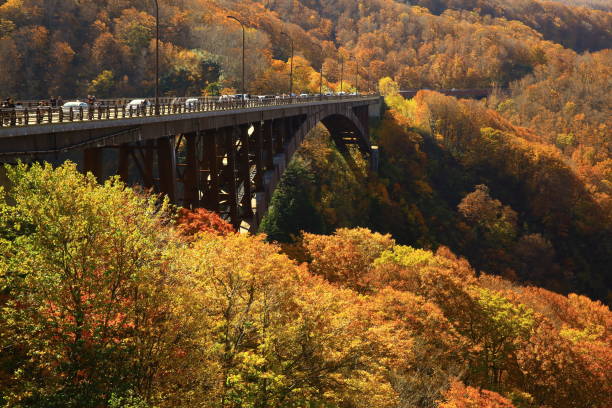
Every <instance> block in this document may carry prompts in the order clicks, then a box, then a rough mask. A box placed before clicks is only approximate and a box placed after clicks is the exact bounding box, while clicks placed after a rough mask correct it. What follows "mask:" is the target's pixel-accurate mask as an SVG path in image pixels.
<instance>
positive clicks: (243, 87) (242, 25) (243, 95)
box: [227, 16, 246, 106]
mask: <svg viewBox="0 0 612 408" xmlns="http://www.w3.org/2000/svg"><path fill="white" fill-rule="evenodd" d="M227 18H229V19H230V20H236V21H237V22H238V24H240V26H241V27H242V97H241V99H242V106H244V104H245V102H246V101H245V99H244V98H245V94H246V91H245V85H244V38H245V34H244V24H242V21H240V20H239V19H237V18H236V17H234V16H227Z"/></svg>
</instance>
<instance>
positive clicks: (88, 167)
mask: <svg viewBox="0 0 612 408" xmlns="http://www.w3.org/2000/svg"><path fill="white" fill-rule="evenodd" d="M102 154H103V151H102V149H101V148H99V147H92V148H89V149H85V150H83V170H84V171H85V173H87V172H91V173H92V174H93V175H94V176H95V177H96V179H97V180H98V182H102V181H103V180H104V174H103V167H102Z"/></svg>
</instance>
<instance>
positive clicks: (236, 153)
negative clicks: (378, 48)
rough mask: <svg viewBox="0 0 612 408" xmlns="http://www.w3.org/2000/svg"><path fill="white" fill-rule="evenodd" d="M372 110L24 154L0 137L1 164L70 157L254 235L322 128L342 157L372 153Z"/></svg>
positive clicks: (256, 117)
mask: <svg viewBox="0 0 612 408" xmlns="http://www.w3.org/2000/svg"><path fill="white" fill-rule="evenodd" d="M368 110H369V103H368V102H367V101H366V102H365V103H364V102H361V103H350V104H334V105H319V104H313V105H312V106H306V107H299V109H281V110H277V111H275V112H270V111H261V112H248V113H245V112H240V113H235V114H231V113H228V114H226V115H224V116H223V117H220V116H219V115H217V116H213V117H200V118H188V119H184V118H181V119H180V120H176V121H175V122H167V121H165V122H159V123H156V122H155V121H150V122H149V123H147V122H144V123H140V124H136V123H133V122H134V121H132V123H126V126H120V127H115V128H112V129H108V128H107V129H89V130H83V131H79V130H78V129H77V130H74V131H68V132H65V133H64V134H58V133H54V134H49V135H43V136H41V135H40V134H31V135H22V137H21V138H20V139H19V140H21V142H22V144H23V147H22V150H17V149H15V148H14V147H13V150H12V151H11V150H10V149H6V148H4V147H5V146H6V143H2V142H4V141H5V139H1V138H0V160H2V161H4V162H14V161H15V160H16V159H17V158H21V159H22V160H46V161H50V162H55V163H58V162H62V161H64V160H66V159H71V160H73V161H75V162H77V163H78V164H79V168H80V169H82V170H83V171H89V172H92V173H93V174H94V175H95V176H96V177H97V178H98V179H99V180H100V181H101V180H103V179H106V178H108V177H110V176H112V175H115V174H118V175H119V176H120V177H121V178H122V179H123V180H124V181H125V182H126V183H128V184H130V185H141V186H143V187H144V188H145V189H152V190H153V191H155V192H159V193H163V194H166V195H168V197H169V198H170V200H171V201H172V202H174V203H176V204H177V205H181V206H184V207H187V208H207V209H209V210H212V211H215V212H218V213H219V214H220V215H221V216H222V217H224V218H225V219H227V220H228V221H230V222H231V223H232V224H233V225H234V227H236V228H245V229H249V230H256V229H257V227H258V225H259V223H260V221H261V219H262V218H263V216H264V215H265V213H266V211H267V209H268V205H269V203H270V200H271V197H272V193H273V191H274V189H275V188H276V186H277V184H278V182H279V181H280V177H281V176H282V174H283V172H284V170H285V168H286V166H287V165H288V163H289V161H290V160H291V157H292V156H293V154H294V153H295V151H296V150H297V149H298V147H299V146H300V144H301V143H302V141H303V139H304V137H305V136H306V134H307V133H308V132H310V131H311V130H312V129H313V128H314V127H315V126H316V125H317V124H318V123H323V125H325V126H326V127H327V129H328V130H329V131H330V134H331V135H332V138H333V140H334V141H335V142H336V144H337V145H338V147H339V149H340V151H341V152H343V153H344V154H347V155H348V147H347V146H348V145H350V144H355V145H357V146H358V147H359V149H360V150H361V151H362V152H363V153H364V154H369V152H370V143H369V139H368V121H369V114H368ZM147 119H154V118H147ZM15 140H17V139H15ZM60 142H61V143H60ZM7 150H8V151H7ZM347 157H348V156H347Z"/></svg>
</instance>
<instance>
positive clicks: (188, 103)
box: [185, 98, 199, 109]
mask: <svg viewBox="0 0 612 408" xmlns="http://www.w3.org/2000/svg"><path fill="white" fill-rule="evenodd" d="M198 102H199V101H198V98H189V99H187V100H186V101H185V107H186V108H188V109H189V108H192V109H194V108H195V107H196V106H198Z"/></svg>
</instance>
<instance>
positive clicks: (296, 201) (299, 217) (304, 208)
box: [260, 159, 324, 242]
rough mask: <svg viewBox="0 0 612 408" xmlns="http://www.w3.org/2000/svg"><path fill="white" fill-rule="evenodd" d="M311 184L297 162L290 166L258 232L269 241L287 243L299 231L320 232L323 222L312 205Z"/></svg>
mask: <svg viewBox="0 0 612 408" xmlns="http://www.w3.org/2000/svg"><path fill="white" fill-rule="evenodd" d="M313 181H314V180H313V175H312V173H311V172H310V171H309V170H308V169H307V168H306V167H305V166H304V164H303V162H301V161H300V160H299V159H297V160H293V161H292V162H291V163H290V164H289V167H287V170H285V173H284V174H283V177H282V179H281V181H280V183H279V185H278V188H277V189H276V190H275V191H274V195H273V196H272V200H271V202H270V207H269V209H268V213H267V214H266V216H265V217H264V219H263V221H262V222H261V226H260V231H261V232H263V233H265V234H266V235H267V236H268V239H270V240H272V241H279V242H289V241H291V240H292V239H293V238H292V237H295V236H297V235H298V234H300V232H301V231H307V232H315V233H320V232H323V228H324V224H323V220H322V219H321V216H320V215H319V213H318V212H317V210H316V208H315V205H314V202H313V198H314V197H313V187H312V186H313Z"/></svg>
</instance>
